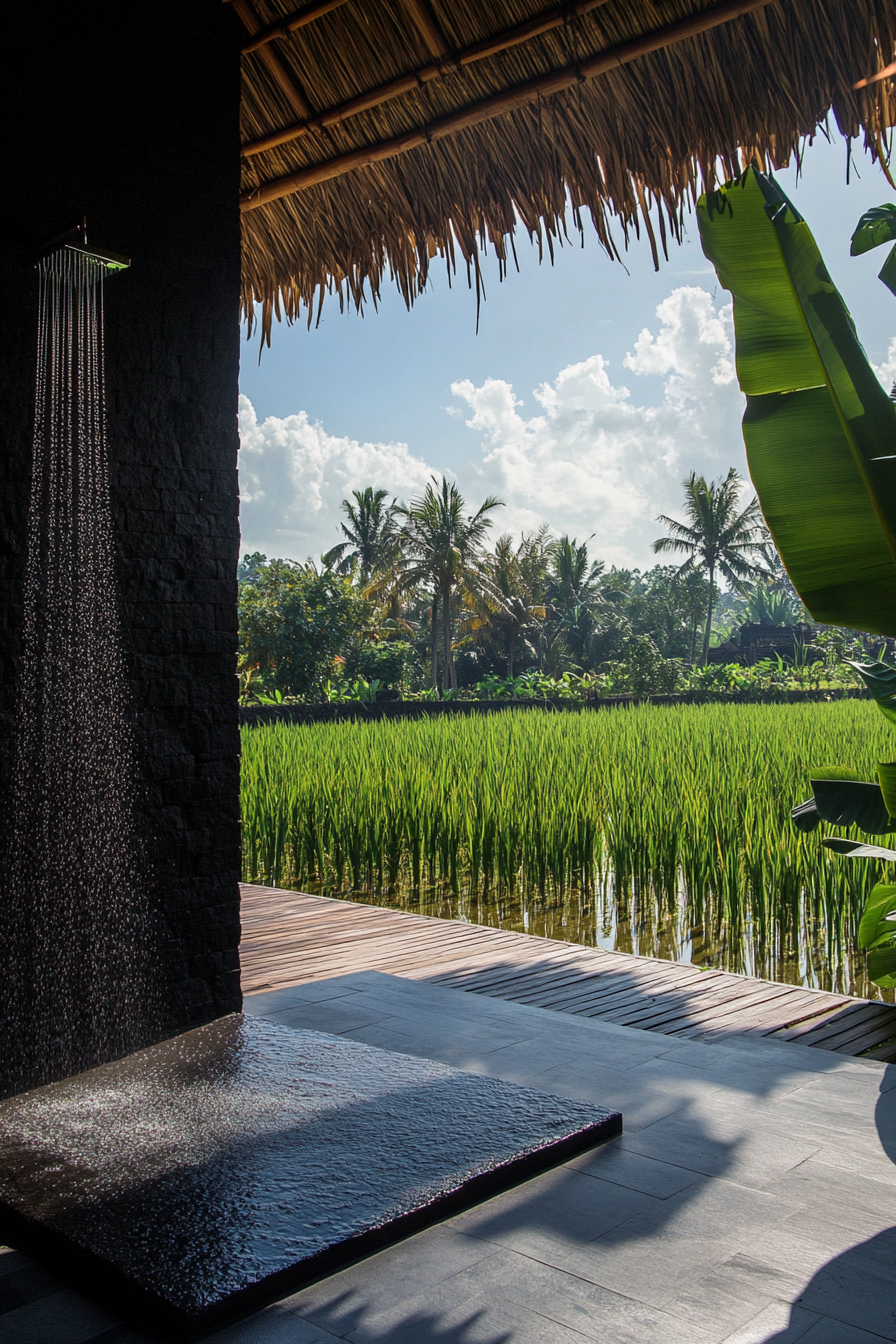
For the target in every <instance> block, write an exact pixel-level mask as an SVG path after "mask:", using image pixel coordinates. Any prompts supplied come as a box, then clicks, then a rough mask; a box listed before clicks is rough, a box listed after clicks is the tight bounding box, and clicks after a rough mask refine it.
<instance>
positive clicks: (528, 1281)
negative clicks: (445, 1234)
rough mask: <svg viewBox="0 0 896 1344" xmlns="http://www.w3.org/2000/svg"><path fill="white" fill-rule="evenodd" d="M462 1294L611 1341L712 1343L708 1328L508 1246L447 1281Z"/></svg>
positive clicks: (621, 1343)
mask: <svg viewBox="0 0 896 1344" xmlns="http://www.w3.org/2000/svg"><path fill="white" fill-rule="evenodd" d="M445 1286H446V1288H450V1289H452V1290H454V1291H456V1292H457V1293H458V1294H459V1295H460V1296H462V1297H466V1296H470V1297H472V1296H480V1297H484V1298H486V1299H488V1300H492V1301H501V1302H503V1303H513V1304H514V1305H517V1306H522V1307H525V1308H527V1309H528V1310H531V1311H535V1312H537V1313H538V1314H539V1315H540V1316H544V1317H546V1318H548V1319H549V1320H553V1321H556V1322H557V1323H558V1324H560V1325H564V1326H567V1327H568V1328H570V1329H573V1330H581V1331H582V1332H583V1333H585V1334H588V1333H589V1332H590V1331H593V1332H594V1333H595V1334H596V1335H597V1336H598V1338H600V1339H612V1340H613V1344H647V1342H648V1341H651V1342H652V1341H654V1340H661V1341H663V1344H701V1342H702V1341H705V1344H713V1341H714V1340H715V1339H716V1338H717V1337H718V1336H717V1333H715V1332H713V1331H712V1330H711V1329H710V1330H706V1329H704V1328H702V1327H700V1326H698V1328H697V1329H696V1331H695V1330H694V1329H693V1328H691V1326H689V1325H687V1324H685V1323H684V1322H682V1321H681V1320H679V1319H677V1318H676V1317H674V1316H671V1315H669V1313H667V1312H664V1311H658V1310H657V1309H656V1308H653V1307H649V1306H645V1305H644V1304H643V1303H641V1302H637V1301H635V1300H634V1299H633V1298H630V1297H623V1296H621V1295H620V1294H618V1293H614V1292H611V1291H609V1290H608V1289H606V1288H602V1287H601V1286H600V1285H599V1284H595V1283H589V1282H588V1281H587V1280H585V1279H579V1278H576V1277H575V1276H574V1275H572V1274H567V1273H565V1272H564V1271H562V1270H559V1269H555V1268H553V1267H552V1266H549V1265H545V1264H543V1263H540V1262H538V1261H537V1260H533V1259H531V1258H530V1257H526V1256H521V1255H518V1254H516V1253H514V1252H512V1251H501V1252H499V1253H498V1254H497V1255H494V1256H491V1257H490V1258H489V1259H488V1260H484V1261H482V1262H481V1263H480V1264H478V1265H475V1266H473V1267H472V1268H471V1269H468V1270H465V1271H464V1272H463V1273H461V1274H458V1275H457V1276H456V1277H455V1278H453V1279H451V1280H450V1281H449V1282H448V1283H447V1284H446V1285H445Z"/></svg>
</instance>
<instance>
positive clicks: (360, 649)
mask: <svg viewBox="0 0 896 1344" xmlns="http://www.w3.org/2000/svg"><path fill="white" fill-rule="evenodd" d="M415 658H416V649H415V648H414V646H413V644H410V643H409V642H408V641H407V640H406V639H378V640H371V641H369V642H367V641H365V642H364V643H361V644H359V645H358V646H357V648H356V650H355V652H354V654H353V656H352V658H351V659H350V660H347V662H346V672H347V674H348V675H354V674H355V673H357V675H358V676H359V677H362V678H363V679H364V680H365V681H377V682H379V684H380V686H382V687H388V688H390V689H396V690H397V689H402V688H406V687H407V686H409V684H410V679H411V671H412V668H413V666H414V660H415Z"/></svg>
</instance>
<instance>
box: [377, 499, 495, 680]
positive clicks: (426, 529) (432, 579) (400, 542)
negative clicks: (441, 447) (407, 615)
mask: <svg viewBox="0 0 896 1344" xmlns="http://www.w3.org/2000/svg"><path fill="white" fill-rule="evenodd" d="M501 507H503V505H502V501H501V500H500V499H495V498H494V497H493V496H489V497H488V499H486V500H484V501H483V503H482V504H480V506H479V508H478V509H477V510H476V511H475V513H467V512H466V509H467V503H466V500H465V499H464V497H463V495H462V494H461V493H460V491H459V490H458V488H457V486H456V485H455V484H453V482H450V481H448V480H447V479H446V478H445V477H444V476H443V477H442V480H441V481H437V480H435V479H433V480H432V481H430V482H428V484H427V486H426V489H425V490H424V492H423V494H422V495H421V496H420V497H419V498H417V499H414V500H411V502H410V504H407V505H402V506H401V507H399V508H397V509H396V511H395V517H396V519H397V520H398V523H399V532H398V537H397V549H396V558H395V564H394V568H393V572H392V575H391V576H390V581H391V582H392V583H393V585H394V587H395V588H396V589H397V590H398V591H400V592H405V593H407V592H414V591H417V590H419V589H420V588H421V587H422V588H425V589H427V590H428V591H429V592H431V593H432V599H433V607H432V611H433V618H432V624H431V630H432V636H431V638H432V645H431V647H432V665H431V670H432V676H431V680H432V684H433V685H435V684H436V630H437V621H440V622H441V631H440V633H441V639H442V686H443V689H444V690H449V689H455V688H456V686H457V675H456V671H455V666H454V626H455V618H456V614H457V606H458V603H459V601H460V600H461V599H462V598H463V597H464V595H465V594H470V593H472V594H477V593H480V592H485V591H487V590H489V589H490V588H491V584H490V582H489V578H488V574H487V573H486V570H485V567H484V565H483V551H484V547H485V539H486V536H487V533H488V530H489V528H490V527H491V525H492V520H491V518H490V517H489V516H488V515H489V514H490V513H493V512H494V510H495V509H497V508H501Z"/></svg>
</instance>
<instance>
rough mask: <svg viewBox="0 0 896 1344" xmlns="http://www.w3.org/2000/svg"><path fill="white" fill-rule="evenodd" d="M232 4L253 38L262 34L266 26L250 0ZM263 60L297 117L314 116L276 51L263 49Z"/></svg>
mask: <svg viewBox="0 0 896 1344" xmlns="http://www.w3.org/2000/svg"><path fill="white" fill-rule="evenodd" d="M230 3H231V4H232V5H233V8H234V11H235V13H236V14H237V15H238V16H239V18H240V19H241V20H242V23H243V27H244V28H246V29H248V31H249V32H250V33H252V34H253V36H254V35H255V34H256V33H260V32H261V30H262V29H263V28H264V27H265V25H264V24H263V23H262V21H261V19H260V18H259V17H258V14H257V13H256V11H255V7H254V6H253V5H252V4H251V3H250V0H230ZM261 59H262V60H263V61H264V63H265V65H266V66H267V68H268V70H269V72H270V74H271V75H272V76H273V78H274V80H275V81H276V83H277V86H278V88H279V89H280V92H281V93H282V94H283V96H284V98H285V99H286V101H287V102H288V103H289V105H290V107H291V108H292V109H293V111H294V112H295V114H296V116H297V117H311V116H313V115H314V109H313V107H312V106H311V104H310V103H309V102H308V99H307V98H306V97H305V94H304V92H303V91H302V90H301V89H300V88H299V86H298V84H297V83H296V81H295V80H294V79H293V77H292V75H291V74H290V73H289V71H288V70H287V68H286V66H285V65H284V64H283V62H282V61H281V60H280V57H279V56H278V55H277V53H276V51H274V50H272V48H271V47H262V48H261Z"/></svg>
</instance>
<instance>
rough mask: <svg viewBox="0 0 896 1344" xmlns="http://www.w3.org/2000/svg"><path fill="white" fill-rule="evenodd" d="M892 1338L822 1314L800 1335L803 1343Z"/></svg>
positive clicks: (773, 1343) (874, 1343)
mask: <svg viewBox="0 0 896 1344" xmlns="http://www.w3.org/2000/svg"><path fill="white" fill-rule="evenodd" d="M894 1338H896V1336H894V1335H875V1334H873V1333H871V1332H870V1331H868V1330H862V1329H861V1328H860V1327H859V1326H855V1325H847V1324H845V1323H844V1322H843V1321H837V1320H832V1319H831V1318H830V1317H828V1316H823V1317H822V1318H821V1319H820V1320H819V1321H816V1323H815V1324H814V1325H812V1326H810V1327H809V1329H808V1330H807V1331H806V1333H805V1334H804V1335H801V1336H800V1339H802V1340H804V1341H805V1344H881V1341H882V1340H892V1339H894ZM769 1344H780V1341H778V1340H776V1339H775V1340H770V1341H769Z"/></svg>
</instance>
